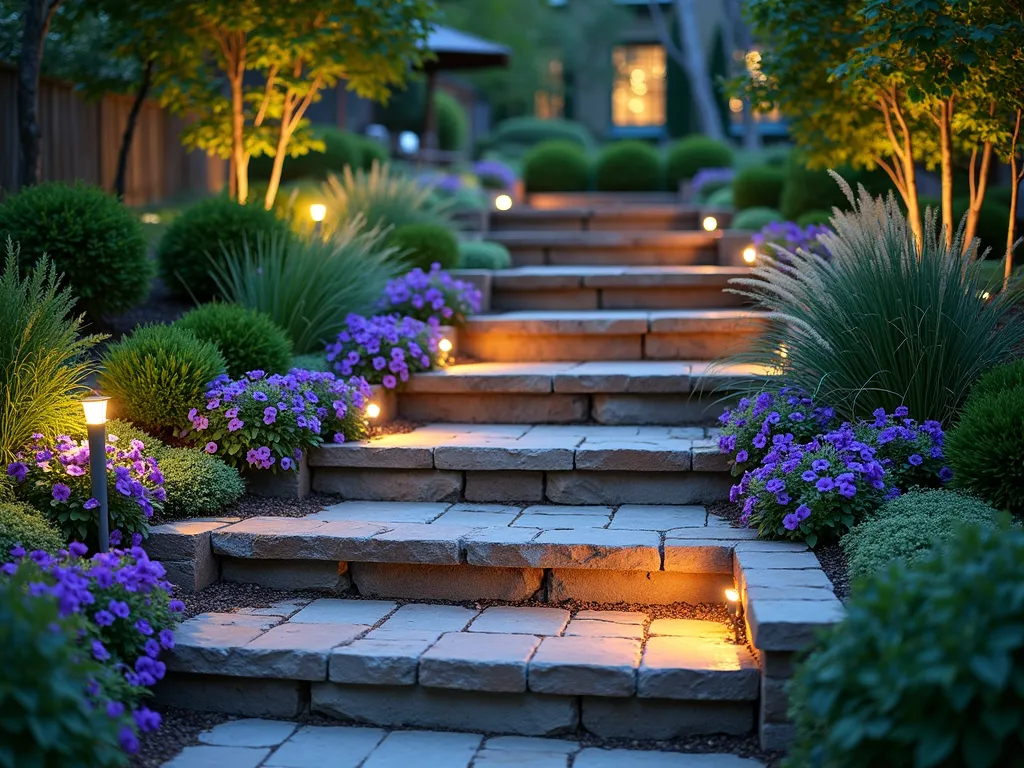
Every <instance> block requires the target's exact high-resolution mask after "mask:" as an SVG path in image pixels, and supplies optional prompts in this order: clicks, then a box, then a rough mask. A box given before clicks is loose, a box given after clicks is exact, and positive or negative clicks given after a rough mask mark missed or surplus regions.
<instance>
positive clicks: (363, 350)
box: [327, 315, 441, 408]
mask: <svg viewBox="0 0 1024 768" xmlns="http://www.w3.org/2000/svg"><path fill="white" fill-rule="evenodd" d="M346 324H347V329H346V330H344V331H342V332H341V333H339V334H338V337H337V339H336V340H335V341H334V342H333V343H332V344H329V345H328V346H327V360H328V361H329V362H331V363H332V364H333V365H334V370H335V371H336V372H337V373H338V374H339V375H341V376H361V377H362V378H364V379H365V380H366V381H368V382H370V383H371V384H383V385H384V386H386V387H388V388H389V389H390V388H394V387H396V386H398V384H399V383H400V382H405V381H408V380H409V377H410V375H412V374H413V373H418V372H420V371H425V370H429V369H430V368H431V367H432V366H433V364H434V357H436V355H437V345H438V342H439V341H440V338H441V337H440V333H439V332H438V327H437V326H436V325H430V324H428V323H424V322H422V321H420V320H417V319H415V318H413V317H401V318H400V317H396V316H393V315H378V316H375V317H369V318H367V317H362V316H361V315H349V316H348V318H346ZM396 350H400V353H399V352H396ZM375 358H381V359H382V360H384V361H385V363H386V364H385V365H383V366H382V367H381V368H379V369H378V368H377V367H376V366H375V365H374V359H375ZM388 361H390V362H388ZM356 407H358V408H361V407H362V405H361V404H359V405H357V406H356Z"/></svg>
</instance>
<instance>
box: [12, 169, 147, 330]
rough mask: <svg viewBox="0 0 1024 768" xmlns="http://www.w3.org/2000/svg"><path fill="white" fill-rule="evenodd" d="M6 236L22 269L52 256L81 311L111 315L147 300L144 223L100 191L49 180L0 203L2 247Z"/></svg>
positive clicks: (111, 197) (110, 196)
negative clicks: (17, 249)
mask: <svg viewBox="0 0 1024 768" xmlns="http://www.w3.org/2000/svg"><path fill="white" fill-rule="evenodd" d="M7 237H10V238H11V239H12V240H14V242H15V243H19V244H20V246H21V255H20V265H21V268H22V270H23V271H27V269H28V268H29V267H30V266H32V265H34V264H35V263H36V262H38V261H39V259H40V257H41V256H42V255H43V254H44V253H45V254H47V255H49V257H50V261H51V262H52V263H53V264H54V266H55V267H56V269H57V274H58V275H62V277H61V282H62V283H63V284H64V285H67V286H68V287H69V288H70V289H71V292H72V294H73V295H74V296H75V297H76V298H77V299H78V302H77V304H76V305H75V309H76V310H77V311H78V312H86V313H87V314H88V315H90V316H91V317H93V318H98V317H103V316H105V315H116V314H119V313H121V312H125V311H127V310H129V309H131V308H132V307H134V306H135V305H137V304H139V303H140V302H142V301H143V300H144V299H145V298H146V296H147V295H148V294H149V284H150V280H151V279H152V277H153V263H152V262H151V261H150V260H149V258H148V257H147V255H146V247H147V246H146V235H145V233H144V232H143V229H142V224H140V223H139V220H138V218H136V216H135V214H133V213H132V212H131V211H129V210H128V209H127V208H125V207H124V206H123V205H122V204H121V203H120V202H118V200H117V198H115V197H113V196H112V195H109V194H107V193H106V192H104V191H103V190H102V189H100V188H99V187H93V186H89V185H87V184H64V183H60V182H49V183H46V184H38V185H36V186H33V187H28V188H26V189H24V190H22V191H21V192H18V193H17V194H14V195H11V196H10V197H8V198H7V199H6V200H4V202H3V204H2V205H0V242H3V241H5V240H6V239H7Z"/></svg>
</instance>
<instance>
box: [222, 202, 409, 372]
mask: <svg viewBox="0 0 1024 768" xmlns="http://www.w3.org/2000/svg"><path fill="white" fill-rule="evenodd" d="M383 237H384V232H383V230H381V229H380V228H376V229H370V230H366V229H364V228H363V221H362V219H360V218H358V217H357V218H356V219H353V220H351V221H348V222H346V223H345V224H344V225H343V227H342V229H341V230H340V231H338V232H336V233H335V234H334V235H333V236H332V237H330V238H328V239H317V238H311V239H293V238H292V237H291V236H271V237H259V238H257V239H256V240H255V241H254V242H252V243H243V244H242V245H241V246H239V247H237V248H234V249H231V250H229V251H226V252H225V254H224V258H223V261H222V263H221V264H219V265H218V266H217V267H216V268H215V273H214V274H215V279H216V281H217V285H218V287H219V290H220V291H221V293H223V294H224V296H226V297H227V298H228V300H230V301H232V302H234V303H236V304H240V305H242V306H243V307H248V308H250V309H253V310H256V311H258V312H261V313H263V314H264V315H266V316H267V317H269V318H270V319H271V320H273V322H274V323H275V324H276V325H277V326H279V327H280V328H282V329H284V331H285V333H286V334H287V335H288V338H290V339H291V341H292V347H293V349H294V351H295V352H296V353H297V354H309V353H311V352H320V351H322V350H323V348H324V345H325V344H326V343H327V341H328V340H330V339H333V338H334V337H335V336H337V335H338V333H339V331H340V330H341V329H342V328H344V327H345V318H346V316H347V315H348V314H349V313H352V312H369V311H371V310H372V309H373V306H374V304H375V303H376V302H377V299H378V298H379V297H380V295H381V293H383V291H384V286H385V285H387V282H388V280H390V279H392V278H394V277H396V276H397V275H398V274H399V273H400V272H401V271H402V265H401V262H400V260H399V259H398V258H396V256H395V254H396V252H395V250H394V249H392V248H389V247H385V246H384V245H383ZM212 378H213V376H211V377H210V379H212ZM208 381H209V379H208Z"/></svg>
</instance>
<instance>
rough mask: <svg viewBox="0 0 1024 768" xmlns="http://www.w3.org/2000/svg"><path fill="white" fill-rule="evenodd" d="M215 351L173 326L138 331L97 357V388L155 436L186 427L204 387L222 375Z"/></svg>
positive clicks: (160, 326)
mask: <svg viewBox="0 0 1024 768" xmlns="http://www.w3.org/2000/svg"><path fill="white" fill-rule="evenodd" d="M225 367H226V366H225V362H224V357H223V356H222V355H221V353H220V352H219V351H217V346H216V345H215V344H213V343H212V342H209V341H201V340H200V339H197V338H196V336H195V334H193V333H192V332H191V331H186V330H185V329H184V328H177V327H175V326H173V325H148V326H142V327H139V328H137V329H136V330H135V332H134V333H133V334H132V335H131V336H128V337H127V338H125V339H123V340H122V341H119V342H117V343H116V344H111V345H110V346H109V347H108V348H107V351H106V353H105V354H104V356H103V369H102V371H101V372H100V380H99V381H100V389H101V390H102V391H103V392H105V393H107V394H108V395H110V396H111V397H112V398H114V399H115V400H116V401H117V406H118V411H119V413H120V414H121V415H122V416H124V418H126V419H128V420H129V421H131V422H132V423H134V424H137V425H139V426H140V427H142V428H143V429H144V430H146V431H147V432H150V433H152V434H154V435H156V436H158V437H162V436H164V435H166V434H167V433H168V432H170V431H172V430H175V429H181V428H183V427H186V426H187V425H188V412H189V409H190V408H194V407H196V406H198V405H200V404H201V403H202V402H203V399H204V398H203V393H205V392H206V385H207V384H208V383H209V382H210V381H212V380H213V379H215V378H216V377H217V376H219V375H220V374H222V373H224V371H225Z"/></svg>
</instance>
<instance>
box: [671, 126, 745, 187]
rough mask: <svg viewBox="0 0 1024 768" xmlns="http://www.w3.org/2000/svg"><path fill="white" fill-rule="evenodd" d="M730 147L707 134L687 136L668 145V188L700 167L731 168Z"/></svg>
mask: <svg viewBox="0 0 1024 768" xmlns="http://www.w3.org/2000/svg"><path fill="white" fill-rule="evenodd" d="M732 162H733V152H732V147H730V146H729V145H728V144H724V143H722V142H720V141H715V140H714V139H709V138H708V137H707V136H687V137H686V138H685V139H680V140H679V141H677V142H676V143H675V144H673V145H672V146H671V147H669V150H668V155H667V156H666V158H665V176H666V183H667V184H668V188H669V189H670V190H674V189H678V188H679V182H681V181H688V180H690V179H692V178H693V177H694V175H695V174H696V173H697V171H699V170H701V169H702V168H731V167H732Z"/></svg>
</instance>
